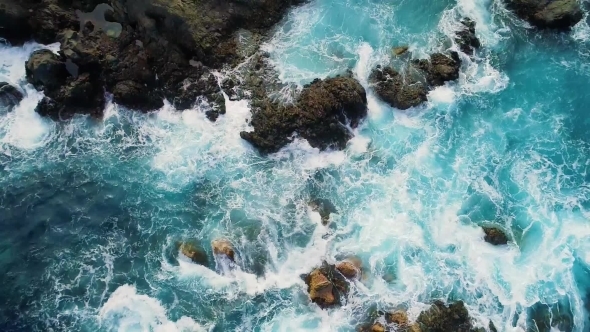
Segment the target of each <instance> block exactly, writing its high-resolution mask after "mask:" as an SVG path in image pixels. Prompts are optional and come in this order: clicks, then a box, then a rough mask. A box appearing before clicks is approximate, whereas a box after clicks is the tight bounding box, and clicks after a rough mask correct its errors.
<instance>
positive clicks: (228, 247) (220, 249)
mask: <svg viewBox="0 0 590 332" xmlns="http://www.w3.org/2000/svg"><path fill="white" fill-rule="evenodd" d="M211 247H212V248H213V253H214V254H215V255H219V256H225V257H227V258H228V259H229V260H230V261H232V262H233V261H235V250H234V247H233V246H232V244H231V242H229V240H227V239H217V240H214V241H213V242H212V243H211Z"/></svg>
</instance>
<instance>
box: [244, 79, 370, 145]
mask: <svg viewBox="0 0 590 332" xmlns="http://www.w3.org/2000/svg"><path fill="white" fill-rule="evenodd" d="M252 113H253V114H252V120H251V122H250V124H251V125H252V127H254V131H251V132H241V133H240V136H241V137H242V138H243V139H244V140H246V141H248V142H249V143H250V144H252V145H253V146H254V147H255V148H257V149H258V151H260V153H262V154H268V153H273V152H277V151H278V150H279V149H281V148H282V147H283V146H285V145H287V144H288V143H290V142H291V141H292V139H293V134H297V135H298V136H300V137H302V138H305V139H306V140H307V141H308V142H309V144H310V145H311V146H312V147H315V148H319V149H320V150H325V149H328V148H334V149H343V148H344V147H346V143H347V142H348V140H349V139H350V138H352V136H353V135H352V133H351V132H350V130H349V129H348V127H347V125H350V126H351V127H353V128H354V127H356V126H357V125H358V124H359V122H360V121H361V120H362V119H363V118H364V117H365V116H366V114H367V96H366V93H365V89H364V88H363V87H362V86H361V85H360V83H359V82H357V81H356V80H355V79H353V78H352V77H344V76H340V77H335V78H328V79H325V80H319V79H316V80H315V81H313V82H312V83H310V84H308V85H306V86H305V87H304V88H303V91H302V92H301V94H300V95H299V97H298V98H297V100H296V101H295V103H294V105H282V104H280V103H278V102H273V101H271V100H269V99H263V100H259V101H257V102H256V103H253V105H252Z"/></svg>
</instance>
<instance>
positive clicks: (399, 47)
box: [392, 45, 410, 56]
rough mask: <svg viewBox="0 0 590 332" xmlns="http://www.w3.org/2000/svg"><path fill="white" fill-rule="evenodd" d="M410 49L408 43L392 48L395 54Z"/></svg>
mask: <svg viewBox="0 0 590 332" xmlns="http://www.w3.org/2000/svg"><path fill="white" fill-rule="evenodd" d="M409 49H410V48H409V47H408V46H406V45H404V46H398V47H394V48H393V50H392V52H393V55H395V56H400V55H402V54H404V53H406V52H407V51H408V50H409Z"/></svg>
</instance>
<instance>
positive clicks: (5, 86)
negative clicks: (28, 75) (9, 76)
mask: <svg viewBox="0 0 590 332" xmlns="http://www.w3.org/2000/svg"><path fill="white" fill-rule="evenodd" d="M23 98H24V95H23V93H22V92H21V91H20V89H19V88H17V87H15V86H14V85H12V84H9V83H6V82H0V105H2V106H8V107H12V106H15V105H17V104H18V103H19V102H20V101H21V100H22V99H23Z"/></svg>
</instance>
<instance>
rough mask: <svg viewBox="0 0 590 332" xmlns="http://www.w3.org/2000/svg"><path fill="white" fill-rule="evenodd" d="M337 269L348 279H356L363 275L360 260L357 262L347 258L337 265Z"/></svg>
mask: <svg viewBox="0 0 590 332" xmlns="http://www.w3.org/2000/svg"><path fill="white" fill-rule="evenodd" d="M336 270H338V271H340V273H342V275H343V276H345V277H346V278H348V279H356V278H358V277H359V276H360V275H361V269H360V262H357V264H355V263H354V262H351V261H350V260H345V261H342V262H340V263H338V264H337V265H336Z"/></svg>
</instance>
